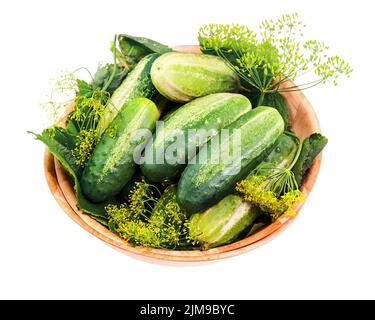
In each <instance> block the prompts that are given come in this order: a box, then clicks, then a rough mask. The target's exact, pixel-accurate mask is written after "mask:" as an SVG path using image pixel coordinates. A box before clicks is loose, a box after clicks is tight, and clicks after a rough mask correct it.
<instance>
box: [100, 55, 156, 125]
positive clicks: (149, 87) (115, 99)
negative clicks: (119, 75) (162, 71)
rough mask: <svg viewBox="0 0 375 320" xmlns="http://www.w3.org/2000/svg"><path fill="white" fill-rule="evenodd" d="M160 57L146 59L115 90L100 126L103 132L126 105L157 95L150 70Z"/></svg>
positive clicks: (149, 56)
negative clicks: (132, 101) (133, 100)
mask: <svg viewBox="0 0 375 320" xmlns="http://www.w3.org/2000/svg"><path fill="white" fill-rule="evenodd" d="M158 56H159V55H158V54H156V53H154V54H149V55H148V56H146V57H144V58H143V59H142V60H141V61H139V62H138V64H137V65H136V67H135V68H134V69H133V70H132V71H131V72H130V73H129V74H128V76H127V77H126V78H125V80H124V81H123V82H122V83H121V85H120V86H119V87H118V88H117V89H116V90H115V92H114V93H113V95H112V97H111V100H110V102H109V104H108V106H107V108H106V109H105V111H104V116H103V117H102V118H101V119H100V121H99V124H98V127H99V128H100V130H101V131H102V132H103V131H104V130H105V129H106V128H107V127H108V126H109V124H110V123H111V122H112V120H113V119H114V118H115V117H116V115H117V113H118V112H119V110H120V109H121V108H122V106H123V105H124V103H126V102H127V101H129V100H131V99H134V98H140V97H144V98H149V99H152V98H153V96H154V95H155V94H156V89H155V87H154V86H153V84H152V82H151V77H150V70H151V66H152V64H153V62H154V61H155V59H156V58H157V57H158Z"/></svg>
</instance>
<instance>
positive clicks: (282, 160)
mask: <svg viewBox="0 0 375 320" xmlns="http://www.w3.org/2000/svg"><path fill="white" fill-rule="evenodd" d="M297 149H298V143H297V141H296V139H295V138H293V137H291V136H289V135H287V134H282V135H281V136H280V137H279V138H278V139H277V141H276V143H275V147H274V148H273V150H272V151H271V152H270V154H269V155H268V156H267V157H266V158H265V160H264V162H271V163H273V164H274V165H275V167H276V168H286V167H287V166H288V165H290V164H291V163H292V161H293V159H294V156H295V153H296V151H297ZM271 173H272V170H270V172H269V173H268V175H269V174H271ZM251 174H252V173H250V175H251ZM250 175H249V176H250ZM260 214H261V211H260V210H259V209H258V208H257V207H254V206H252V205H251V204H250V203H249V202H245V201H243V200H242V197H240V196H239V195H233V194H230V195H228V196H226V197H225V198H224V199H222V200H221V201H220V202H219V203H217V204H216V205H214V206H212V207H211V208H209V209H207V210H206V211H205V212H203V213H196V214H193V215H192V216H191V217H190V221H189V224H188V225H189V233H190V237H191V238H192V239H193V240H195V241H198V242H199V243H200V244H201V246H202V247H203V248H205V249H208V248H213V247H217V246H221V245H223V244H227V243H230V242H233V241H234V240H236V239H237V238H238V237H239V235H240V234H241V233H242V232H243V231H245V230H246V229H247V228H248V227H250V225H251V224H252V223H253V222H254V221H255V219H256V218H257V217H258V216H259V215H260Z"/></svg>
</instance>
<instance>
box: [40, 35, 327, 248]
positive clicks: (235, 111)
mask: <svg viewBox="0 0 375 320" xmlns="http://www.w3.org/2000/svg"><path fill="white" fill-rule="evenodd" d="M118 41H119V42H118V43H119V45H120V51H121V54H122V55H123V58H124V61H125V60H126V62H125V63H124V65H122V66H121V57H120V59H119V60H118V61H119V65H120V67H121V68H123V69H122V73H121V78H120V77H118V78H117V80H116V81H117V82H118V83H117V84H116V86H115V85H114V84H113V83H112V84H113V86H112V87H111V96H110V100H109V103H107V105H106V108H105V109H104V113H103V114H102V116H101V117H100V119H99V120H98V122H97V125H96V129H97V130H98V132H99V133H100V135H99V137H100V139H99V141H98V142H97V144H96V145H95V148H94V149H93V151H92V153H91V155H90V157H89V159H88V161H87V163H85V165H84V166H81V167H79V166H77V165H76V164H75V163H74V161H73V160H72V157H71V154H70V153H69V148H70V146H71V145H72V143H71V142H69V139H70V136H69V134H67V133H66V132H68V131H66V132H65V131H64V128H58V130H57V129H56V130H55V131H56V132H59V135H56V134H55V133H53V134H52V131H48V130H45V131H44V132H43V133H42V135H36V137H37V138H38V139H39V140H42V141H43V142H44V143H46V144H47V146H48V147H49V149H50V151H51V152H52V153H53V154H54V155H55V157H57V159H59V160H60V162H61V163H62V164H63V166H64V167H65V168H66V169H67V170H68V172H69V173H70V174H71V175H72V176H73V178H74V181H75V190H76V192H77V206H78V207H80V208H81V209H83V210H84V211H85V212H87V213H88V214H91V215H92V217H93V218H94V219H96V220H97V221H99V222H100V223H102V224H104V225H106V226H109V227H110V223H109V220H110V218H109V217H108V215H107V213H106V212H105V206H106V205H107V204H110V203H113V201H115V202H116V203H117V204H118V203H119V201H120V203H121V201H126V199H128V196H129V195H130V193H131V190H134V186H135V182H136V181H141V180H142V181H146V182H147V183H149V184H152V185H154V186H157V187H158V188H159V189H160V190H161V193H162V192H163V190H167V189H168V190H173V193H174V195H175V196H174V198H175V199H176V200H177V204H178V206H179V207H180V209H181V210H182V212H184V214H185V215H186V225H188V228H189V233H190V235H189V236H188V238H189V239H190V240H191V239H193V244H192V245H194V242H195V244H200V247H201V248H212V247H217V246H220V245H223V244H227V243H230V242H233V241H236V240H237V239H239V238H241V237H244V236H246V235H247V234H249V233H251V232H255V229H256V228H258V227H259V225H264V224H267V223H269V222H270V220H269V219H268V220H267V219H264V217H265V215H262V212H261V210H260V209H259V208H258V207H257V206H254V205H251V204H250V203H249V202H246V201H244V200H243V197H241V196H240V195H239V194H236V192H235V187H236V184H237V183H238V182H239V181H242V180H245V181H246V179H249V178H250V177H251V176H252V174H253V172H254V169H256V168H258V166H259V165H260V164H262V163H273V164H274V165H275V168H278V169H280V168H287V167H288V166H289V165H290V164H291V163H292V162H293V164H294V163H295V160H296V154H297V152H298V154H301V157H302V158H301V160H300V161H299V162H297V164H296V165H295V167H298V172H296V177H298V179H299V181H298V183H299V184H300V183H301V179H302V177H303V174H304V172H306V170H307V169H308V168H309V166H310V165H311V163H312V161H313V160H314V158H315V157H316V156H317V155H318V153H319V152H320V151H321V150H322V148H323V147H324V145H325V144H326V140H325V138H324V137H322V136H320V135H319V136H312V139H310V140H309V139H306V141H305V142H304V143H303V147H302V151H301V145H302V143H299V140H298V138H297V137H296V136H293V134H289V133H288V132H287V131H286V130H287V128H288V115H287V107H286V104H285V102H284V101H283V99H282V97H281V95H278V96H271V95H268V96H266V97H265V99H264V100H263V104H262V105H261V106H259V105H257V102H256V100H255V101H253V100H252V98H251V93H250V94H249V91H248V90H244V88H243V87H242V86H241V81H240V78H239V76H238V74H237V72H236V70H234V69H233V68H231V67H230V66H229V65H228V64H227V62H226V61H225V60H223V59H222V58H220V57H218V56H214V55H210V54H195V53H182V52H176V51H173V50H172V49H170V48H169V47H167V46H164V45H162V44H159V43H157V42H154V41H152V40H149V39H145V38H137V37H131V36H120V37H119V39H118ZM125 58H126V59H125ZM112 68H113V67H112ZM108 70H110V69H109V68H108ZM108 70H107V69H103V70H102V73H103V75H101V77H100V79H101V78H103V77H104V76H106V77H109V73H108V72H109V71H108ZM114 70H116V69H114ZM106 72H107V73H106ZM102 82H103V81H102ZM94 84H95V81H94ZM251 101H252V102H253V103H252V102H251ZM142 130H144V132H146V133H149V134H144V135H138V133H139V132H142ZM191 130H196V131H195V132H198V133H199V132H204V133H205V134H202V135H199V134H196V135H192V136H191V135H189V132H190V131H191ZM55 131H54V132H55ZM224 131H225V132H226V135H222V133H223V132H224ZM64 132H65V133H64ZM176 132H178V134H177V135H176ZM207 133H209V134H207ZM178 135H179V136H181V137H182V141H183V142H184V143H182V144H181V143H177V140H178V139H177V136H178ZM62 137H63V138H64V139H65V140H64V139H63V138H62ZM323 138H324V139H323ZM238 147H239V149H240V152H238V153H236V148H238ZM171 150H172V152H171ZM228 154H231V157H232V158H231V161H227V162H226V161H223V159H224V158H225V157H226V155H228ZM268 173H269V174H272V170H271V171H270V172H268ZM168 186H172V187H170V188H168ZM161 197H162V195H161ZM172 198H173V197H172ZM124 199H125V200H124ZM263 220H264V221H263ZM259 222H260V223H259ZM111 230H112V229H111ZM112 231H114V230H112ZM185 236H186V235H185Z"/></svg>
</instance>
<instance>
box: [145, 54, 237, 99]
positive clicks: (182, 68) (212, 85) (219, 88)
mask: <svg viewBox="0 0 375 320" xmlns="http://www.w3.org/2000/svg"><path fill="white" fill-rule="evenodd" d="M151 79H152V83H153V84H154V86H155V87H156V89H157V90H158V91H159V92H160V93H161V94H162V95H163V96H165V97H166V98H167V99H169V100H172V101H176V102H188V101H190V100H192V99H194V98H198V97H202V96H205V95H208V94H211V93H218V92H237V91H238V90H239V87H240V81H239V79H238V76H237V74H236V72H234V71H233V70H232V69H231V68H230V67H229V66H228V65H227V64H226V62H225V61H224V60H223V59H221V58H219V57H215V56H212V55H204V54H194V53H180V52H169V53H165V54H163V55H162V56H160V57H159V58H158V59H156V61H155V63H154V64H153V66H152V68H151Z"/></svg>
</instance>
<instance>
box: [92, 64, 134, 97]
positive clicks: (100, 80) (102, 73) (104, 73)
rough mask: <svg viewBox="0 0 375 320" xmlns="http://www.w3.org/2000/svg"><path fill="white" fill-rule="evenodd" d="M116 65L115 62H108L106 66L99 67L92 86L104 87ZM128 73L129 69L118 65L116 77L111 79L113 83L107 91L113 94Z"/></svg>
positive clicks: (95, 87)
mask: <svg viewBox="0 0 375 320" xmlns="http://www.w3.org/2000/svg"><path fill="white" fill-rule="evenodd" d="M114 66H115V65H114V64H106V65H104V66H99V67H98V70H97V71H96V73H95V75H94V79H93V81H92V87H93V89H94V90H95V89H97V88H99V89H103V87H104V86H105V84H106V83H107V81H108V80H109V79H110V77H111V75H112V72H113V68H114ZM127 73H128V71H127V70H125V69H122V68H120V67H117V69H116V74H115V77H114V78H113V80H112V81H111V84H110V85H109V86H108V88H107V90H106V91H107V92H108V93H109V94H111V95H112V93H113V92H114V91H115V90H116V89H117V88H118V87H119V86H120V84H121V82H122V81H123V80H124V79H125V77H126V75H127Z"/></svg>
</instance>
